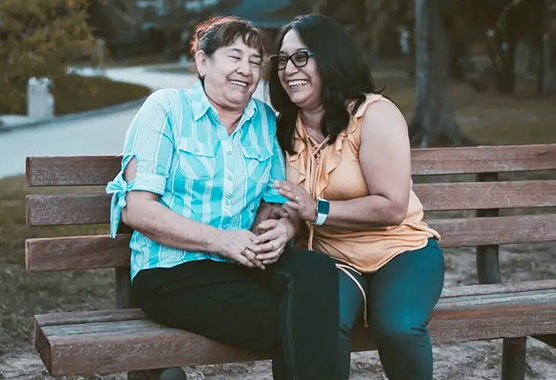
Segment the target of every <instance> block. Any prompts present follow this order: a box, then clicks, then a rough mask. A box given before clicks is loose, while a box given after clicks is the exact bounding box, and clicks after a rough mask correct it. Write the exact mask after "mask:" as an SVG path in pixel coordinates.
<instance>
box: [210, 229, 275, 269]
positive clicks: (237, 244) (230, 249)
mask: <svg viewBox="0 0 556 380" xmlns="http://www.w3.org/2000/svg"><path fill="white" fill-rule="evenodd" d="M256 237H257V235H255V234H254V233H253V232H251V231H249V230H221V231H220V236H219V237H218V239H219V244H220V247H219V249H218V253H219V254H220V255H222V256H224V257H227V258H229V259H232V260H235V261H237V262H238V263H240V264H242V265H245V266H246V267H249V268H254V267H257V268H259V269H264V268H265V267H264V265H263V263H262V262H261V261H260V260H257V259H256V254H255V253H254V252H253V250H254V249H255V248H256V245H255V243H253V241H254V240H255V238H256Z"/></svg>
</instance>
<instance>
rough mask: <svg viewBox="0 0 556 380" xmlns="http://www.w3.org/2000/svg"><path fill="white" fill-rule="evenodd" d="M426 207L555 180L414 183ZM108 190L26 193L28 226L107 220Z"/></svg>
mask: <svg viewBox="0 0 556 380" xmlns="http://www.w3.org/2000/svg"><path fill="white" fill-rule="evenodd" d="M414 189H415V192H416V194H417V196H418V197H419V198H420V200H421V202H422V203H423V207H424V209H425V211H445V210H478V209H490V208H501V209H502V208H518V207H550V206H556V180H550V181H513V182H484V183H480V182H470V183H468V182H461V183H435V184H416V185H414ZM110 199H111V196H110V195H108V194H55V195H43V194H40V195H28V196H27V198H26V203H27V223H28V225H29V226H48V225H71V224H100V223H108V222H109V221H110Z"/></svg>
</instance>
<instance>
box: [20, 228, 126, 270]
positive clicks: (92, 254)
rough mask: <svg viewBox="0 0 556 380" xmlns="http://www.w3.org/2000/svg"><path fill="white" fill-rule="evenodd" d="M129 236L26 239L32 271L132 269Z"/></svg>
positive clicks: (26, 255) (29, 267) (27, 255)
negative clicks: (130, 266) (130, 267)
mask: <svg viewBox="0 0 556 380" xmlns="http://www.w3.org/2000/svg"><path fill="white" fill-rule="evenodd" d="M130 238H131V235H130V234H122V235H118V236H117V237H116V238H115V239H111V238H110V237H109V236H108V235H91V236H70V237H61V238H39V239H27V240H26V242H25V267H26V269H27V270H28V271H29V272H49V271H59V270H81V269H98V268H118V267H124V268H125V267H129V239H130Z"/></svg>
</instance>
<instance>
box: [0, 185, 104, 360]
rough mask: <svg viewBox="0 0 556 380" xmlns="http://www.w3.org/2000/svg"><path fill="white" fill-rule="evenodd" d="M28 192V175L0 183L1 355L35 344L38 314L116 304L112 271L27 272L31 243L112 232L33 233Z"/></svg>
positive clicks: (59, 230)
mask: <svg viewBox="0 0 556 380" xmlns="http://www.w3.org/2000/svg"><path fill="white" fill-rule="evenodd" d="M43 192H44V191H43ZM27 193H28V192H27V190H26V189H25V185H24V178H23V177H20V176H18V177H11V178H5V179H2V180H0V268H2V269H1V270H0V284H2V286H1V287H0V301H1V302H0V355H2V354H4V353H8V352H11V351H13V350H17V349H21V348H23V347H30V346H31V343H32V316H33V315H35V314H41V313H46V312H52V311H68V310H93V309H105V308H110V307H113V306H114V301H113V300H114V294H113V272H112V271H111V270H96V271H88V272H67V273H40V274H29V273H27V272H26V271H25V261H24V258H25V256H24V242H25V239H27V238H32V237H38V236H55V235H63V234H70V235H75V234H93V233H106V229H107V228H106V227H105V226H101V227H99V226H92V227H80V228H69V229H68V228H67V227H65V228H64V227H48V228H35V229H28V228H27V227H26V225H25V212H24V210H25V207H24V198H25V195H26V194H27Z"/></svg>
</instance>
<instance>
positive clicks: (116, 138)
mask: <svg viewBox="0 0 556 380" xmlns="http://www.w3.org/2000/svg"><path fill="white" fill-rule="evenodd" d="M105 75H106V76H107V77H109V78H111V79H114V80H119V81H123V82H130V83H138V84H142V85H144V86H147V87H149V88H151V89H152V90H157V89H161V88H188V87H190V86H191V85H193V84H194V83H195V82H196V80H197V78H196V76H195V75H192V74H188V73H183V74H176V73H164V72H156V71H154V68H153V67H149V68H145V67H121V68H111V69H107V70H106V72H105ZM255 96H258V97H260V98H262V97H263V96H262V86H259V89H257V92H256V93H255ZM137 110H138V107H135V108H131V109H129V108H128V109H125V110H121V111H115V112H111V113H102V114H100V115H96V116H86V117H83V118H81V119H71V120H60V121H58V122H53V123H49V124H45V125H37V126H34V127H26V128H24V129H21V130H11V131H7V132H2V133H0V178H3V177H7V176H12V175H20V174H23V173H24V172H25V157H27V156H64V155H101V154H118V153H120V152H121V150H122V146H123V141H124V138H125V132H126V130H127V128H128V126H129V124H130V122H131V120H132V119H133V116H134V115H135V113H136V112H137Z"/></svg>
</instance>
